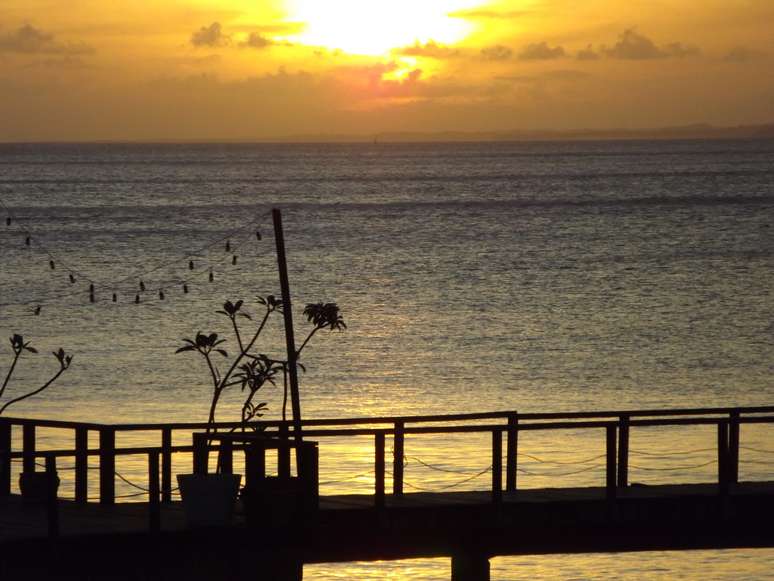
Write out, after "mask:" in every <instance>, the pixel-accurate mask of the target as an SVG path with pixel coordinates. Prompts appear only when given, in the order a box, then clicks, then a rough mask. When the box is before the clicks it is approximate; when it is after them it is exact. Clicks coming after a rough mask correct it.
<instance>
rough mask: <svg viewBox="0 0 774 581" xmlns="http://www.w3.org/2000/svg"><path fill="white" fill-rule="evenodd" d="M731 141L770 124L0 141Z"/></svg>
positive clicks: (763, 133)
mask: <svg viewBox="0 0 774 581" xmlns="http://www.w3.org/2000/svg"><path fill="white" fill-rule="evenodd" d="M723 139H727V140H731V139H774V122H772V123H768V124H761V125H737V126H728V127H725V126H724V127H721V126H715V125H708V124H695V125H681V126H674V127H659V128H650V129H648V128H635V129H623V128H614V129H561V130H550V129H545V130H543V129H535V130H519V129H513V130H507V131H435V132H421V131H404V132H392V131H390V132H378V133H358V134H334V133H315V134H292V135H283V136H274V137H256V136H252V137H251V136H245V137H239V138H231V139H226V138H222V137H217V136H213V137H200V138H186V139H183V138H179V137H159V136H148V137H147V138H141V139H126V140H124V139H90V140H83V141H69V140H67V141H64V140H63V141H45V142H44V141H40V142H30V141H25V142H19V141H14V140H11V139H7V140H2V139H0V143H6V144H15V143H143V144H146V143H147V144H154V143H374V144H379V143H465V142H469V143H476V142H509V141H520V142H529V141H546V142H550V141H650V140H723Z"/></svg>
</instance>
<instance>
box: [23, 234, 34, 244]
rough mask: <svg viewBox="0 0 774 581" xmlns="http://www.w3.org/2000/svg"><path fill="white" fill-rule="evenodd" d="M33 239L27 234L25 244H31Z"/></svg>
mask: <svg viewBox="0 0 774 581" xmlns="http://www.w3.org/2000/svg"><path fill="white" fill-rule="evenodd" d="M31 241H32V239H31V238H30V237H29V236H27V237H26V238H25V239H24V245H25V246H29V245H30V242H31Z"/></svg>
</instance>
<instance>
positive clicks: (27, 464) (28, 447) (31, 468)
mask: <svg viewBox="0 0 774 581" xmlns="http://www.w3.org/2000/svg"><path fill="white" fill-rule="evenodd" d="M22 452H23V453H24V456H23V460H22V467H23V470H24V471H25V472H35V424H24V426H23V427H22Z"/></svg>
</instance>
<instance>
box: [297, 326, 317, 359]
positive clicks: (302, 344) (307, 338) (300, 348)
mask: <svg viewBox="0 0 774 581" xmlns="http://www.w3.org/2000/svg"><path fill="white" fill-rule="evenodd" d="M319 330H320V327H315V328H314V329H312V331H311V332H310V333H309V335H307V337H306V339H304V342H303V343H301V347H299V348H298V350H297V351H296V357H300V356H301V351H302V350H303V349H304V347H306V344H307V343H309V340H310V339H311V338H312V337H314V334H315V333H316V332H317V331H319Z"/></svg>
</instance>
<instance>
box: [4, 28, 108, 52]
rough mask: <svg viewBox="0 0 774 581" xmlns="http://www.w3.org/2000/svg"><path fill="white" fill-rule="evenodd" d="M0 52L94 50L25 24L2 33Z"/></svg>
mask: <svg viewBox="0 0 774 581" xmlns="http://www.w3.org/2000/svg"><path fill="white" fill-rule="evenodd" d="M0 52H15V53H21V54H60V55H82V54H89V53H92V52H94V49H93V48H91V47H90V46H87V45H85V44H72V43H61V42H59V41H57V40H56V38H54V35H53V34H50V33H48V32H44V31H42V30H41V29H39V28H35V27H34V26H32V25H30V24H25V25H24V26H21V27H19V28H17V29H16V30H14V31H11V32H9V33H6V34H0Z"/></svg>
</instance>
